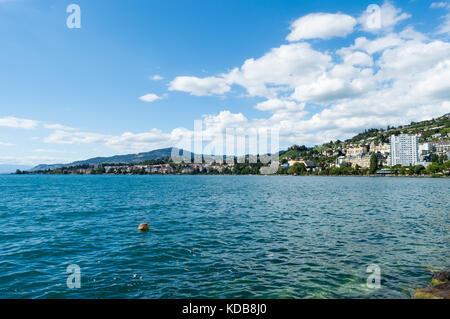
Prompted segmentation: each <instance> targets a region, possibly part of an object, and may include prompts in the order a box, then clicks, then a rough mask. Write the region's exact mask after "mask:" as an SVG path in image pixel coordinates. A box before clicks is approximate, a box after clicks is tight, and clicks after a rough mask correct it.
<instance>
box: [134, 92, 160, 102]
mask: <svg viewBox="0 0 450 319" xmlns="http://www.w3.org/2000/svg"><path fill="white" fill-rule="evenodd" d="M161 99H162V97H161V96H158V95H156V94H154V93H149V94H146V95H143V96H141V97H139V100H141V101H144V102H148V103H151V102H154V101H156V100H161Z"/></svg>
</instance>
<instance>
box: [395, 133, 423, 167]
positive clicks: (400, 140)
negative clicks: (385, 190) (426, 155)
mask: <svg viewBox="0 0 450 319" xmlns="http://www.w3.org/2000/svg"><path fill="white" fill-rule="evenodd" d="M418 153H419V152H418V138H417V136H414V135H409V134H400V135H398V136H395V135H391V138H390V156H391V166H395V165H398V164H400V165H402V166H409V165H417V163H418V162H419V156H418Z"/></svg>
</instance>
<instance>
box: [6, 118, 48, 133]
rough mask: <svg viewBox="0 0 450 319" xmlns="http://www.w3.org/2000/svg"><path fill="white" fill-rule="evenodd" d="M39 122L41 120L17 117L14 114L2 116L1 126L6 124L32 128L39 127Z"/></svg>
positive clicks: (14, 126) (27, 128) (7, 125)
mask: <svg viewBox="0 0 450 319" xmlns="http://www.w3.org/2000/svg"><path fill="white" fill-rule="evenodd" d="M39 123H40V122H39V121H34V120H29V119H23V118H17V117H13V116H6V117H0V127H1V126H4V127H11V128H21V129H26V130H31V129H34V128H35V127H37V126H38V125H39Z"/></svg>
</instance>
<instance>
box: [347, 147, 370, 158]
mask: <svg viewBox="0 0 450 319" xmlns="http://www.w3.org/2000/svg"><path fill="white" fill-rule="evenodd" d="M367 152H368V149H367V146H358V147H350V148H347V149H346V150H345V154H346V155H347V156H360V155H363V154H366V153H367Z"/></svg>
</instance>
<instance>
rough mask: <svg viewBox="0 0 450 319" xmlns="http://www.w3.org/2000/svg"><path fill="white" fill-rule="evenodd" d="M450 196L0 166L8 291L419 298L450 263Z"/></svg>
mask: <svg viewBox="0 0 450 319" xmlns="http://www.w3.org/2000/svg"><path fill="white" fill-rule="evenodd" d="M449 199H450V179H425V178H422V179H421V178H364V177H293V176H286V177H282V176H267V177H264V176H20V175H18V176H6V175H3V176H1V175H0V297H1V298H183V297H193V298H200V297H204V298H410V296H411V294H412V292H413V290H414V288H415V287H417V286H423V285H426V284H427V283H428V282H429V281H430V278H431V272H430V270H437V269H440V268H442V267H445V266H449V264H450V263H449V251H450V249H449V248H450V244H449V225H450V220H449V211H450V201H449ZM143 221H145V222H148V223H149V224H150V229H151V231H150V232H148V233H139V232H137V226H138V225H139V223H141V222H143ZM69 264H77V265H79V266H80V268H81V288H79V289H69V288H67V284H66V279H67V276H68V274H67V273H66V268H67V266H68V265H69ZM369 264H377V265H378V266H379V267H380V268H381V277H382V280H381V288H380V289H369V288H367V286H366V279H367V276H368V275H369V274H367V273H366V268H367V266H368V265H369Z"/></svg>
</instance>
